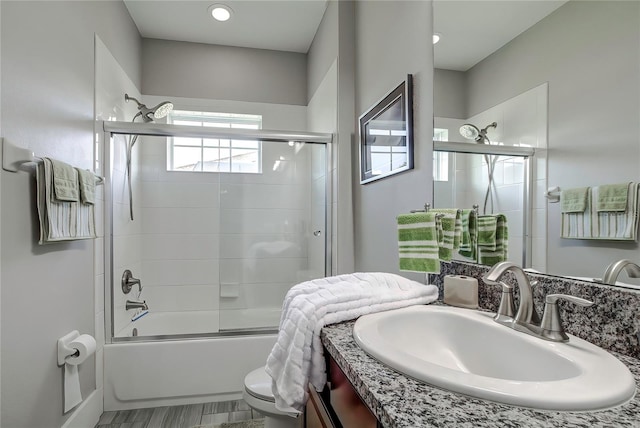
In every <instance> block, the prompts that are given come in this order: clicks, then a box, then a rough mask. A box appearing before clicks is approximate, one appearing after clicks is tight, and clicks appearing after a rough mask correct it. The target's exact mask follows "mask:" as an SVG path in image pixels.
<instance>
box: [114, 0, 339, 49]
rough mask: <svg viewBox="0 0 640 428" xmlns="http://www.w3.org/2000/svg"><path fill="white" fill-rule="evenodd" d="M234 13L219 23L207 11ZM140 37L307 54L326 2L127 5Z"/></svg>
mask: <svg viewBox="0 0 640 428" xmlns="http://www.w3.org/2000/svg"><path fill="white" fill-rule="evenodd" d="M215 3H223V4H225V5H227V6H228V7H230V8H231V9H232V10H233V15H232V17H231V19H230V20H229V21H226V22H218V21H216V20H214V19H213V18H212V17H211V15H209V14H208V12H207V9H208V8H209V6H210V5H212V4H215ZM124 4H125V5H126V6H127V9H128V10H129V14H130V15H131V17H132V18H133V20H134V21H135V23H136V25H137V26H138V31H140V34H141V35H142V37H148V38H152V39H165V40H178V41H183V42H196V43H208V44H216V45H228V46H239V47H251V48H257V49H273V50H280V51H289V52H302V53H306V52H307V51H308V50H309V46H311V42H312V41H313V36H314V35H315V34H316V31H317V30H318V26H319V25H320V21H321V20H322V16H323V15H324V11H325V9H326V7H327V1H326V0H288V1H273V0H204V1H203V0H124Z"/></svg>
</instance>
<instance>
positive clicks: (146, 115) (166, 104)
mask: <svg viewBox="0 0 640 428" xmlns="http://www.w3.org/2000/svg"><path fill="white" fill-rule="evenodd" d="M124 100H125V101H129V100H133V101H135V102H136V104H138V113H137V114H136V115H135V116H133V120H132V122H133V121H135V120H136V118H137V117H138V116H140V117H142V120H143V121H144V122H145V123H148V122H153V121H154V120H155V119H162V118H163V117H165V116H166V115H168V114H169V112H171V110H173V103H171V102H170V101H163V102H161V103H160V104H158V105H157V106H155V107H152V108H148V107H147V106H146V105H144V104H142V103H141V102H140V101H138V100H137V99H135V98H133V97H130V96H129V94H124Z"/></svg>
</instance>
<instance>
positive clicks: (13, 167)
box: [0, 138, 104, 184]
mask: <svg viewBox="0 0 640 428" xmlns="http://www.w3.org/2000/svg"><path fill="white" fill-rule="evenodd" d="M0 142H2V169H4V170H5V171H9V172H18V171H19V169H20V167H21V166H23V165H26V164H35V163H36V162H37V161H41V160H42V158H41V157H38V156H36V155H34V154H33V152H32V151H31V150H29V149H23V148H22V147H18V146H16V145H14V144H11V143H10V142H8V141H6V140H5V139H4V138H0ZM102 183H104V178H103V177H100V176H98V175H96V184H102Z"/></svg>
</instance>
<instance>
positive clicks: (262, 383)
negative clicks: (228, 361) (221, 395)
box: [244, 367, 276, 403]
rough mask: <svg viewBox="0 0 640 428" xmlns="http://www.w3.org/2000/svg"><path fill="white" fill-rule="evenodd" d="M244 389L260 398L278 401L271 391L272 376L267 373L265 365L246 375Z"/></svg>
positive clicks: (273, 401) (272, 401)
mask: <svg viewBox="0 0 640 428" xmlns="http://www.w3.org/2000/svg"><path fill="white" fill-rule="evenodd" d="M244 389H245V391H247V393H248V394H249V395H251V396H253V397H255V398H257V399H258V400H263V401H268V402H270V403H275V402H276V399H275V398H274V397H273V392H271V377H270V376H269V375H268V374H267V372H266V370H265V367H260V368H258V369H255V370H253V371H252V372H250V373H249V374H248V375H246V376H245V378H244Z"/></svg>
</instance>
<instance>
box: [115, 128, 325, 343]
mask: <svg viewBox="0 0 640 428" xmlns="http://www.w3.org/2000/svg"><path fill="white" fill-rule="evenodd" d="M102 129H103V131H104V134H103V143H104V144H103V147H102V150H103V154H104V155H103V159H104V165H103V171H104V177H105V180H104V257H105V269H104V301H105V308H104V309H105V342H106V343H119V342H133V341H135V342H143V341H161V340H183V339H203V338H215V337H229V336H246V335H256V334H273V333H275V332H277V330H276V329H274V328H265V329H251V330H246V331H236V330H234V331H233V332H216V333H213V332H212V333H194V334H173V335H154V336H137V337H115V332H114V313H113V301H114V294H113V293H114V283H113V281H114V278H113V186H112V178H113V177H112V172H113V171H112V166H113V141H114V140H113V137H114V136H116V135H139V136H153V137H189V138H221V139H233V140H254V141H255V140H259V141H266V142H276V143H283V144H286V143H288V142H289V141H295V142H300V143H310V144H324V146H325V152H324V153H325V174H326V175H325V177H326V179H325V204H324V211H325V216H324V219H325V220H324V221H325V224H324V245H325V251H324V257H325V276H328V275H331V272H332V258H333V257H332V236H333V231H332V225H333V218H332V212H333V210H332V209H331V206H332V205H331V204H332V201H333V193H332V192H333V183H332V181H333V180H332V177H333V174H332V168H333V161H332V159H333V150H334V149H333V144H332V143H333V142H334V138H333V134H330V133H319V132H306V131H274V130H264V129H260V130H251V129H222V128H207V127H199V126H185V125H169V124H158V123H153V122H152V123H137V122H119V121H103V122H102ZM107 148H108V150H107ZM292 285H294V284H292ZM107 313H108V314H109V315H108V316H107Z"/></svg>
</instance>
